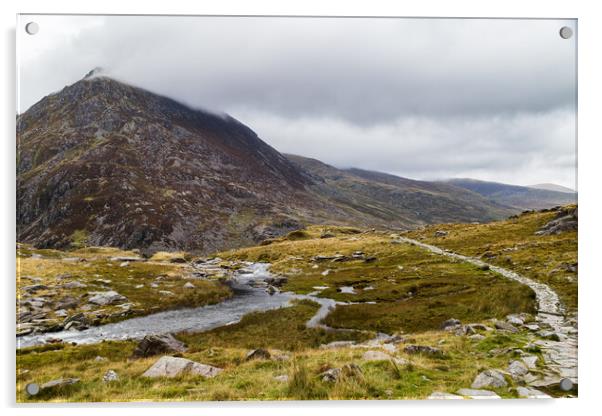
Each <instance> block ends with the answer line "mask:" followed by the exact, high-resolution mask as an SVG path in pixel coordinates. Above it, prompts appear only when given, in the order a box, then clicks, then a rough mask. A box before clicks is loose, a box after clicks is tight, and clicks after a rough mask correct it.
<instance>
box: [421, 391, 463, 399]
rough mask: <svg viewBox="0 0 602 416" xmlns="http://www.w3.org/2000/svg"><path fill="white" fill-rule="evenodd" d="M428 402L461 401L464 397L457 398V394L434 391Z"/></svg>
mask: <svg viewBox="0 0 602 416" xmlns="http://www.w3.org/2000/svg"><path fill="white" fill-rule="evenodd" d="M427 399H428V400H463V399H464V397H462V396H458V395H457V394H451V393H446V392H443V391H434V392H432V393H431V394H430V395H429V397H427Z"/></svg>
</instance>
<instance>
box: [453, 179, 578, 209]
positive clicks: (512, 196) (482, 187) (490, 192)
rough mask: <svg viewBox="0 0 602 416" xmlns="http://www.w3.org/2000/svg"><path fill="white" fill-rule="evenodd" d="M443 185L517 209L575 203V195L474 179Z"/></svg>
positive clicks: (457, 180) (454, 181)
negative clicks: (455, 187) (452, 186)
mask: <svg viewBox="0 0 602 416" xmlns="http://www.w3.org/2000/svg"><path fill="white" fill-rule="evenodd" d="M444 183H448V184H452V185H455V186H458V187H461V188H464V189H467V190H469V191H472V192H476V193H478V194H480V195H483V196H484V197H486V198H488V199H489V200H490V201H492V202H495V203H498V204H502V205H505V206H509V207H514V208H517V209H544V208H551V207H553V206H557V205H567V204H574V203H576V202H577V194H576V193H567V192H557V191H553V190H546V189H536V188H532V187H527V186H517V185H508V184H504V183H497V182H487V181H479V180H475V179H450V180H448V181H445V182H444Z"/></svg>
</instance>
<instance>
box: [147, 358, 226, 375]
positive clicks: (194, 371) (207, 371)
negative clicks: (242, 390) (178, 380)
mask: <svg viewBox="0 0 602 416" xmlns="http://www.w3.org/2000/svg"><path fill="white" fill-rule="evenodd" d="M222 371H223V370H222V369H221V368H217V367H213V366H210V365H207V364H201V363H197V362H195V361H191V360H187V359H186V358H179V357H168V356H163V357H161V358H159V360H157V361H156V362H155V363H154V364H153V365H152V366H151V367H150V368H149V369H148V370H146V371H145V372H144V373H143V374H142V377H150V378H156V377H168V378H173V377H178V376H180V375H184V374H191V375H198V376H203V377H205V378H211V377H215V376H216V375H218V374H219V373H221V372H222Z"/></svg>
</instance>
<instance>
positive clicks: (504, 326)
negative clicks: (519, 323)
mask: <svg viewBox="0 0 602 416" xmlns="http://www.w3.org/2000/svg"><path fill="white" fill-rule="evenodd" d="M494 326H495V328H496V329H499V330H501V331H508V332H512V333H517V332H518V329H517V328H516V327H515V326H514V325H512V324H511V323H509V322H505V321H496V322H495V325H494Z"/></svg>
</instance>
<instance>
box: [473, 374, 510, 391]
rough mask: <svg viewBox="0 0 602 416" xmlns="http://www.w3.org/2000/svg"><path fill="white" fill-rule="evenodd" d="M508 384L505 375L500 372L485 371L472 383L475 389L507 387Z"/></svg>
mask: <svg viewBox="0 0 602 416" xmlns="http://www.w3.org/2000/svg"><path fill="white" fill-rule="evenodd" d="M507 385H508V383H507V382H506V379H505V378H504V375H503V374H502V373H501V372H500V371H498V370H485V371H483V372H481V373H479V374H478V375H477V377H476V378H475V379H474V381H473V382H472V385H471V387H472V388H473V389H482V388H484V387H493V388H499V387H506V386H507Z"/></svg>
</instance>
